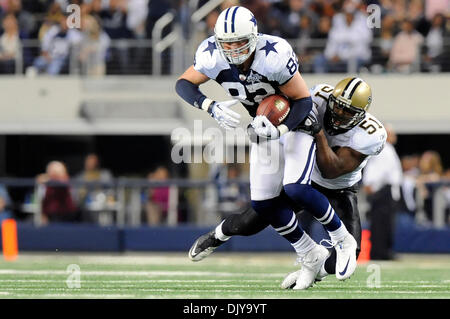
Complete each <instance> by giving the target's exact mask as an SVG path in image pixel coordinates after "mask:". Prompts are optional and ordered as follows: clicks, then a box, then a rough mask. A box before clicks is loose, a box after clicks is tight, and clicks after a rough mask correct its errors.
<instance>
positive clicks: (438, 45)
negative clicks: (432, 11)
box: [425, 14, 446, 71]
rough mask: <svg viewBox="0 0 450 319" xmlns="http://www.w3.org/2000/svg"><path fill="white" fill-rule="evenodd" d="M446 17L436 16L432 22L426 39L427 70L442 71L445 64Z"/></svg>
mask: <svg viewBox="0 0 450 319" xmlns="http://www.w3.org/2000/svg"><path fill="white" fill-rule="evenodd" d="M444 33H445V17H444V15H442V14H436V16H434V17H433V20H432V21H431V29H430V31H429V32H428V34H427V36H426V38H425V45H426V48H427V52H426V54H425V62H426V64H427V66H426V68H427V69H428V70H430V71H432V70H435V71H440V70H441V69H442V65H443V64H444V62H445V58H446V56H445V53H444Z"/></svg>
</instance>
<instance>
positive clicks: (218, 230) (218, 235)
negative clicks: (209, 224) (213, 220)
mask: <svg viewBox="0 0 450 319" xmlns="http://www.w3.org/2000/svg"><path fill="white" fill-rule="evenodd" d="M224 222H225V220H224V221H222V222H221V223H220V224H219V225H218V226H217V227H216V231H215V235H214V237H216V239H219V240H221V241H227V240H228V239H230V238H231V236H227V235H225V234H224V233H223V232H222V224H223V223H224Z"/></svg>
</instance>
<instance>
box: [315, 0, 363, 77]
mask: <svg viewBox="0 0 450 319" xmlns="http://www.w3.org/2000/svg"><path fill="white" fill-rule="evenodd" d="M371 41H372V31H371V30H370V29H369V28H368V26H367V23H366V16H365V15H364V14H363V13H361V11H359V10H358V6H357V2H355V1H354V0H353V1H352V0H347V1H346V2H345V3H344V6H343V11H342V12H341V13H338V14H336V15H335V16H334V17H333V21H332V28H331V31H330V34H329V36H328V42H327V45H326V48H325V52H324V54H323V55H319V56H317V57H316V58H315V61H314V72H316V73H323V72H356V71H357V70H359V69H360V67H361V66H363V65H364V64H366V63H368V62H369V61H370V58H371V51H370V43H371ZM349 67H350V69H349Z"/></svg>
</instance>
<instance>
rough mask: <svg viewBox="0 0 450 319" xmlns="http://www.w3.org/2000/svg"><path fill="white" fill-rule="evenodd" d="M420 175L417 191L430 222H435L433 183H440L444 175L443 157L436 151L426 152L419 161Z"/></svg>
mask: <svg viewBox="0 0 450 319" xmlns="http://www.w3.org/2000/svg"><path fill="white" fill-rule="evenodd" d="M419 169H420V175H419V177H418V178H417V189H418V191H419V195H420V197H421V198H422V199H423V208H424V210H425V215H426V218H427V219H428V221H429V222H432V221H433V193H432V187H431V183H436V182H439V181H440V180H441V178H442V175H443V167H442V161H441V156H440V155H439V153H438V152H436V151H426V152H424V153H423V154H422V156H421V157H420V161H419Z"/></svg>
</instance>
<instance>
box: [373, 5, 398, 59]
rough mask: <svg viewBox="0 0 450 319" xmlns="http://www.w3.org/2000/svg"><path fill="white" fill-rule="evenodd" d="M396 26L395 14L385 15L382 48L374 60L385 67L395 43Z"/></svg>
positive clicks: (382, 29) (381, 36) (382, 23)
mask: <svg viewBox="0 0 450 319" xmlns="http://www.w3.org/2000/svg"><path fill="white" fill-rule="evenodd" d="M395 26H396V24H395V19H394V16H393V15H391V14H388V15H386V16H384V17H383V20H382V21H381V30H380V31H381V32H380V48H379V51H378V56H377V57H376V61H374V62H377V63H379V64H380V65H381V66H383V67H386V65H387V62H388V60H389V54H390V52H391V49H392V45H393V44H394V33H395Z"/></svg>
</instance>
